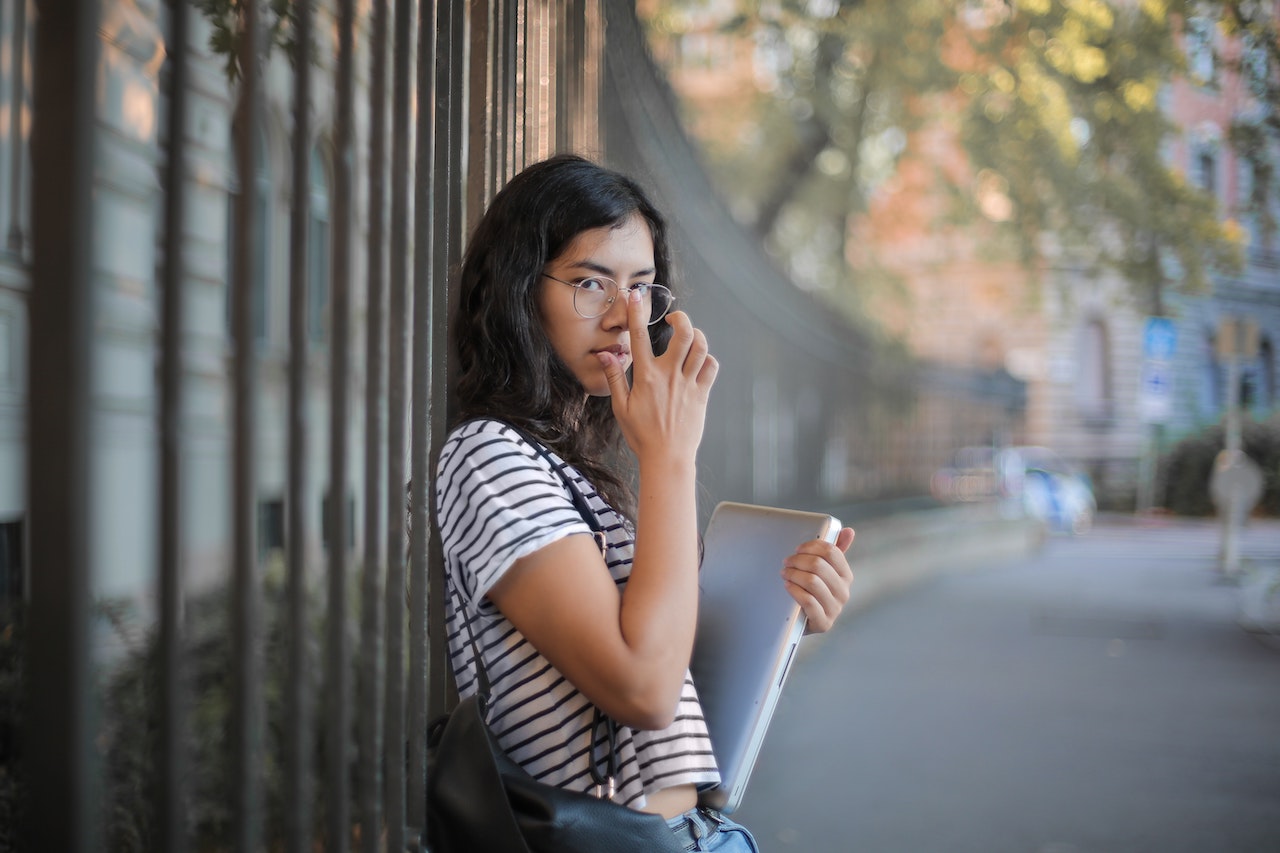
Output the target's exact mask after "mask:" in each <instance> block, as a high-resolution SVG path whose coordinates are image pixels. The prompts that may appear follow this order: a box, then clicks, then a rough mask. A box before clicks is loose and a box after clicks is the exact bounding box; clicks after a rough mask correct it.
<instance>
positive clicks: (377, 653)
mask: <svg viewBox="0 0 1280 853" xmlns="http://www.w3.org/2000/svg"><path fill="white" fill-rule="evenodd" d="M387 2H388V0H373V4H372V6H373V20H372V27H371V35H370V39H371V45H370V51H369V52H370V60H371V69H370V81H369V83H370V85H369V210H368V213H367V214H366V215H367V217H368V219H367V223H368V241H367V250H366V251H367V261H368V269H367V271H366V273H365V278H366V281H367V288H366V294H367V305H366V306H365V386H364V388H365V398H364V419H365V420H364V423H365V435H364V560H363V566H362V567H361V592H360V612H361V618H360V667H359V670H358V675H357V680H358V687H359V705H358V708H359V710H358V721H357V723H358V726H359V738H360V743H359V750H358V756H359V757H358V776H357V782H358V786H359V790H358V793H357V800H358V802H359V805H360V845H361V847H362V848H363V849H364V850H365V851H366V853H377V850H378V845H379V843H380V841H381V835H382V831H381V826H382V803H381V801H380V798H379V794H380V789H381V782H382V773H381V761H382V713H381V704H380V702H381V698H382V696H381V694H382V672H381V668H382V603H383V602H382V596H383V589H382V554H381V550H382V543H383V538H382V537H383V533H384V531H383V526H382V512H381V510H382V432H383V427H382V376H383V331H382V326H383V314H384V311H383V301H384V299H385V293H386V281H385V275H384V272H385V269H386V260H387V253H386V244H385V231H386V210H385V206H386V166H387V161H386V148H387V50H386V48H387Z"/></svg>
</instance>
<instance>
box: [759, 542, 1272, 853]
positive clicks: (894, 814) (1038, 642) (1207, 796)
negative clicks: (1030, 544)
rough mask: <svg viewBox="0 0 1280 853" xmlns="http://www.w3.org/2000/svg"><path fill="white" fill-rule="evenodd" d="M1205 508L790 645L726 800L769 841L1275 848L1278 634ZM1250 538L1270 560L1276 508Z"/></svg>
mask: <svg viewBox="0 0 1280 853" xmlns="http://www.w3.org/2000/svg"><path fill="white" fill-rule="evenodd" d="M1217 545H1218V532H1217V528H1216V527H1215V526H1213V525H1212V524H1209V523H1177V524H1168V525H1162V526H1139V525H1136V524H1134V523H1129V522H1124V523H1119V522H1117V523H1111V524H1106V523H1104V524H1101V525H1100V526H1099V527H1097V528H1096V529H1095V530H1094V531H1092V532H1091V533H1089V534H1088V535H1086V536H1084V537H1081V538H1078V539H1052V540H1050V541H1049V542H1048V543H1047V544H1046V546H1045V547H1044V549H1043V550H1041V551H1040V552H1038V553H1036V554H1035V555H1033V556H1032V557H1030V558H1028V559H1025V560H1021V561H1019V562H1017V563H1016V564H1005V565H999V566H989V567H983V568H982V569H980V570H977V571H969V572H964V573H956V574H949V575H947V576H945V577H941V578H937V579H934V580H932V581H929V582H927V583H926V584H924V585H922V586H919V587H917V588H916V589H914V590H912V591H909V592H906V593H903V594H901V595H899V596H897V597H895V598H892V599H889V600H886V601H883V602H881V603H879V604H877V605H875V606H873V607H871V608H869V609H867V610H865V611H863V612H859V613H854V614H852V618H850V619H848V620H847V621H846V622H844V623H842V624H841V625H840V626H838V627H837V629H836V631H835V632H833V633H832V634H831V635H829V636H827V637H825V638H821V639H819V640H818V641H817V642H816V643H814V644H813V645H812V646H810V647H809V648H808V649H806V650H805V653H804V655H803V657H802V658H801V659H800V660H798V661H797V664H796V669H795V672H794V673H793V674H792V677H791V680H790V682H789V683H788V687H787V693H786V695H785V696H784V697H783V701H782V704H781V706H780V709H779V711H778V715H777V716H776V717H775V718H774V723H773V726H772V727H771V729H770V731H769V739H768V741H767V742H766V745H765V748H764V752H763V753H762V755H761V759H760V763H759V764H758V765H757V770H756V774H755V776H754V777H753V779H752V782H751V787H750V788H749V789H748V792H747V798H746V801H745V802H744V804H743V807H742V808H741V809H740V810H739V812H738V814H737V815H735V817H737V818H739V819H741V820H742V821H743V822H744V823H746V824H747V825H749V826H751V827H752V828H753V829H754V830H755V832H756V833H757V835H758V836H759V839H760V841H761V844H762V846H763V849H764V851H765V853H782V851H787V850H797V851H800V850H803V851H813V853H840V852H841V851H857V853H932V851H939V852H940V853H942V852H943V851H945V853H969V851H972V853H1005V851H1008V853H1145V851H1152V853H1183V851H1185V852H1186V853H1234V851H1240V852H1241V853H1275V852H1276V851H1280V638H1276V639H1274V640H1273V639H1271V638H1263V637H1259V636H1257V635H1254V634H1249V633H1246V632H1245V631H1243V630H1242V629H1241V628H1240V627H1239V625H1238V623H1237V615H1238V596H1239V593H1238V590H1237V589H1236V588H1235V587H1234V586H1232V585H1229V584H1225V583H1223V582H1222V581H1221V580H1220V578H1219V576H1218V574H1217V573H1216V571H1215V570H1214V569H1213V565H1214V562H1215V556H1216V553H1217ZM1242 554H1243V555H1244V556H1245V558H1246V559H1247V560H1248V561H1252V563H1253V564H1270V565H1280V525H1277V524H1275V523H1271V524H1269V525H1261V524H1256V523H1255V524H1254V525H1252V526H1251V527H1250V528H1249V529H1248V530H1247V531H1246V535H1245V538H1244V542H1243V546H1242Z"/></svg>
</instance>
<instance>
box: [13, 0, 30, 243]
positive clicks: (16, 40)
mask: <svg viewBox="0 0 1280 853" xmlns="http://www.w3.org/2000/svg"><path fill="white" fill-rule="evenodd" d="M26 50H27V0H17V2H15V3H14V4H13V44H12V46H11V48H10V51H11V53H10V56H12V57H13V59H12V65H11V66H10V72H9V80H10V85H9V237H8V243H9V251H11V252H14V253H15V254H16V253H18V252H21V251H22V244H23V241H24V239H25V238H24V235H23V233H22V219H23V217H22V156H23V154H24V153H26V145H24V144H23V139H22V108H23V107H24V106H25V105H26V86H27V84H26V71H27V69H26Z"/></svg>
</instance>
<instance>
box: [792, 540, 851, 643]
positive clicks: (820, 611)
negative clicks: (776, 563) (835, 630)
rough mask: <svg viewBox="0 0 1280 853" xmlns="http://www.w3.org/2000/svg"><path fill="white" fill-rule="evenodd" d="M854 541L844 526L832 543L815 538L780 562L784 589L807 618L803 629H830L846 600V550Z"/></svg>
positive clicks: (848, 581) (848, 572)
mask: <svg viewBox="0 0 1280 853" xmlns="http://www.w3.org/2000/svg"><path fill="white" fill-rule="evenodd" d="M852 544H853V530H852V528H849V527H846V528H844V529H843V530H841V531H840V535H839V536H837V537H836V541H835V544H832V543H830V542H824V541H823V540H821V539H814V540H812V541H809V542H806V543H804V544H803V545H801V546H800V547H799V548H797V549H796V552H795V553H794V554H792V555H791V556H790V557H788V558H787V559H786V561H785V563H784V564H783V569H782V577H783V580H784V581H785V582H786V584H787V592H789V593H791V597H792V598H794V599H795V600H796V602H797V603H798V604H799V605H800V608H801V609H802V610H803V611H804V615H805V616H806V617H807V618H808V620H809V625H808V628H807V629H806V633H810V634H821V633H823V632H824V631H828V630H830V629H831V626H832V625H834V624H835V622H836V617H838V616H839V615H840V611H842V610H844V606H845V605H846V604H848V603H849V590H850V587H852V585H853V570H852V569H850V568H849V561H848V560H846V559H845V553H846V552H848V550H849V546H850V545H852Z"/></svg>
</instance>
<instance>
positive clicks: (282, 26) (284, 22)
mask: <svg viewBox="0 0 1280 853" xmlns="http://www.w3.org/2000/svg"><path fill="white" fill-rule="evenodd" d="M191 3H192V4H193V5H194V6H195V7H196V8H197V9H199V10H200V13H201V14H202V15H204V17H205V20H207V21H208V22H209V26H210V28H211V32H210V34H209V50H210V51H211V52H212V53H213V54H214V55H215V56H220V57H222V60H223V71H224V72H225V73H226V75H227V80H228V81H229V82H231V83H235V82H236V81H237V80H239V79H240V52H241V50H242V49H243V42H244V27H243V21H242V14H243V3H242V0H191ZM257 5H258V9H259V14H260V15H262V19H261V20H262V23H261V26H262V29H263V31H264V32H265V33H266V37H265V38H264V39H263V44H264V50H265V52H266V54H270V52H271V50H272V48H274V47H281V48H283V49H284V51H285V53H286V54H287V55H288V56H289V58H290V59H291V60H292V59H293V57H294V56H295V55H296V50H295V39H294V34H295V32H296V27H295V26H294V22H295V14H296V13H295V10H294V0H266V2H263V3H258V4H257ZM312 55H313V56H314V55H315V53H314V51H313V52H312Z"/></svg>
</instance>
